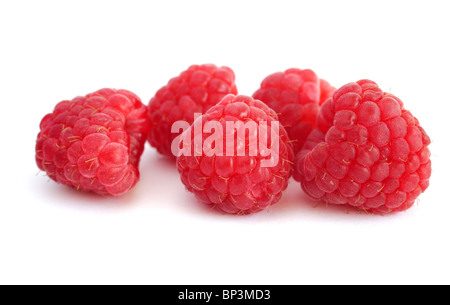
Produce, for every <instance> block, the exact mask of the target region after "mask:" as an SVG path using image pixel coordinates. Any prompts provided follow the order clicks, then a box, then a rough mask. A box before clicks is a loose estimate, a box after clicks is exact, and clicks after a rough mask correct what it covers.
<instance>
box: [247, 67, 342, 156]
mask: <svg viewBox="0 0 450 305" xmlns="http://www.w3.org/2000/svg"><path fill="white" fill-rule="evenodd" d="M334 90H335V88H334V87H332V86H331V85H330V84H329V83H328V82H327V81H325V80H323V79H319V78H318V77H317V75H316V73H314V71H312V70H309V69H306V70H300V69H295V68H293V69H288V70H286V71H285V72H278V73H274V74H271V75H269V76H267V77H266V78H265V79H264V80H263V81H262V83H261V87H260V88H259V89H258V90H257V91H256V92H255V93H254V94H253V98H255V99H259V100H261V101H263V102H264V103H266V104H267V105H269V107H271V108H272V109H273V110H275V112H276V113H277V114H278V117H279V119H280V123H281V124H282V125H283V126H284V128H285V129H286V131H287V133H288V135H289V138H290V139H291V140H292V141H293V146H294V152H295V153H297V152H298V151H300V149H301V148H302V146H303V145H304V143H305V141H306V139H307V137H308V135H309V134H310V133H311V131H312V130H313V129H314V128H315V126H316V117H317V114H318V112H319V107H320V105H322V104H323V103H324V102H325V101H326V100H327V99H328V98H329V97H331V95H332V94H333V92H334Z"/></svg>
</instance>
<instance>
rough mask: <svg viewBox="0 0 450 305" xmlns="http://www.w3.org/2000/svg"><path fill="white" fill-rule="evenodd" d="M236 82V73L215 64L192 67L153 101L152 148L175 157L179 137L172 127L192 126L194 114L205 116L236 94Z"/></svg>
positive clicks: (150, 138) (162, 90) (165, 87)
mask: <svg viewBox="0 0 450 305" xmlns="http://www.w3.org/2000/svg"><path fill="white" fill-rule="evenodd" d="M234 80H235V75H234V72H233V70H231V69H230V68H228V67H220V68H218V67H216V66H215V65H212V64H206V65H200V66H199V65H193V66H190V67H189V69H187V70H186V71H184V72H182V73H181V74H180V75H179V76H177V77H174V78H172V79H171V80H170V81H169V83H168V84H167V85H166V86H164V87H162V88H161V89H159V91H158V92H157V93H156V95H155V96H154V97H153V98H152V99H151V100H150V104H149V108H148V116H149V118H150V131H149V133H148V140H149V142H150V144H151V145H152V146H153V147H155V148H156V149H157V150H158V151H159V152H160V153H161V154H163V155H167V156H173V154H172V151H171V145H172V141H173V140H174V139H175V137H177V136H178V135H179V134H178V133H172V132H171V128H172V124H173V123H174V122H176V121H179V120H184V121H186V122H188V123H189V124H192V122H193V121H194V113H202V114H203V113H205V112H206V111H207V110H208V109H209V108H211V107H212V106H214V105H216V104H217V103H218V102H219V101H220V100H221V99H222V98H223V97H224V96H225V95H227V94H229V93H232V94H237V89H236V85H235V83H234Z"/></svg>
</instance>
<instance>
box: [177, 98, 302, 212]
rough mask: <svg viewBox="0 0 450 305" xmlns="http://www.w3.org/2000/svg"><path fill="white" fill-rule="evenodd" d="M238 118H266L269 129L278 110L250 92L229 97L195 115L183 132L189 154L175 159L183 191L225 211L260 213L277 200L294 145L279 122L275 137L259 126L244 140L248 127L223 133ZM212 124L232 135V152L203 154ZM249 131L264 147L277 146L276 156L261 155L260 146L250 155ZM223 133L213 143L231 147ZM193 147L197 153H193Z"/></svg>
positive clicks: (256, 120)
mask: <svg viewBox="0 0 450 305" xmlns="http://www.w3.org/2000/svg"><path fill="white" fill-rule="evenodd" d="M238 121H239V122H244V123H249V122H250V123H254V125H258V126H261V125H262V124H263V122H266V123H267V127H268V130H270V129H271V128H272V126H274V125H277V126H279V125H280V124H279V122H278V117H277V115H276V113H275V112H274V111H273V110H272V109H270V108H269V107H268V106H267V105H265V104H264V103H263V102H261V101H258V100H254V99H253V98H251V97H248V96H234V95H228V96H226V97H225V98H224V99H223V100H222V101H221V102H220V103H219V104H217V105H216V106H214V107H213V108H211V109H210V110H208V111H207V112H206V114H204V115H203V116H202V117H200V118H198V119H196V121H195V122H194V123H193V125H191V127H190V128H189V129H187V130H186V131H185V132H184V133H183V135H182V139H181V146H183V148H182V149H181V152H183V151H184V150H186V147H187V148H188V150H190V152H191V155H186V154H183V153H182V154H181V155H180V156H179V157H178V159H177V168H178V171H179V172H180V175H181V181H182V182H183V184H184V185H185V186H186V188H187V190H189V191H190V192H192V193H194V194H195V196H196V197H197V198H198V199H199V200H200V201H201V202H204V203H206V204H209V205H211V206H213V207H215V208H217V209H219V210H221V211H223V212H226V213H230V214H249V213H254V212H259V211H262V210H263V209H265V208H267V207H268V206H270V205H272V204H274V203H276V202H278V201H279V199H280V198H281V195H282V192H283V190H285V189H286V187H287V185H288V180H289V177H290V176H291V172H292V164H293V163H292V161H293V149H292V144H291V143H290V142H289V140H288V137H287V134H286V131H285V130H284V128H283V127H282V126H279V134H278V135H276V136H274V134H272V133H271V132H270V131H268V132H267V133H265V132H264V131H262V130H260V129H257V130H255V129H251V130H249V131H248V132H247V135H246V136H244V138H243V137H242V135H244V134H246V131H245V130H242V128H244V127H243V126H242V125H241V126H240V128H237V129H234V130H233V131H232V132H229V131H226V132H225V130H226V126H227V124H228V123H230V122H234V123H236V122H238ZM210 122H218V124H220V125H221V126H223V130H224V132H223V134H224V135H226V137H230V136H231V137H232V138H231V139H232V142H233V143H234V144H233V146H232V149H233V150H231V149H230V151H231V153H224V154H223V155H218V154H208V153H205V149H204V147H205V145H206V142H208V141H209V140H208V139H209V137H210V136H211V134H212V129H211V130H210V131H211V133H210V132H208V133H207V132H206V128H207V126H208V124H210ZM274 122H276V124H275V123H274ZM197 124H198V125H199V126H202V129H203V132H202V133H201V134H200V136H199V135H198V133H197V132H195V128H197V127H196V125H197ZM242 131H243V133H241V132H242ZM250 134H253V135H254V136H255V137H254V138H253V139H256V142H257V143H258V144H259V143H261V142H262V141H263V139H266V143H267V144H268V145H267V146H266V147H267V148H268V149H272V148H274V147H275V146H278V154H276V153H275V154H276V155H274V154H271V155H269V154H267V152H265V153H262V150H261V149H258V151H257V153H256V154H255V153H253V154H252V153H251V147H250V146H251V143H253V142H251V141H250ZM196 137H199V139H200V143H201V144H202V147H203V150H201V148H200V150H198V149H197V146H196V143H195V138H196ZM226 137H225V136H222V137H219V138H218V141H219V142H216V144H215V145H218V144H217V143H222V145H223V147H224V148H225V147H227V145H228V148H229V147H230V145H229V144H227V141H226ZM228 139H230V138H228ZM186 143H194V145H192V144H186ZM274 143H277V145H276V144H274ZM253 144H254V143H253ZM211 147H212V146H211ZM215 147H217V146H215ZM238 148H241V149H242V148H245V149H244V150H245V153H239V150H238ZM194 150H195V151H200V153H199V154H198V155H197V156H196V155H194ZM274 157H275V158H276V159H278V161H277V162H273V164H272V165H270V166H266V165H264V162H263V161H264V160H265V161H268V160H269V159H271V158H274ZM272 160H273V159H272Z"/></svg>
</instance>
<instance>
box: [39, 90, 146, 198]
mask: <svg viewBox="0 0 450 305" xmlns="http://www.w3.org/2000/svg"><path fill="white" fill-rule="evenodd" d="M40 128H41V131H40V133H39V135H38V137H37V143H36V162H37V165H38V166H39V168H40V169H41V170H43V171H45V172H47V175H48V176H49V177H50V178H51V179H53V180H55V181H56V182H59V183H62V184H64V185H68V186H72V187H74V188H76V189H77V190H80V191H91V192H94V193H97V194H100V195H121V194H123V193H125V192H127V191H128V190H130V189H131V188H132V187H133V186H134V185H135V184H136V183H137V182H138V180H139V170H138V165H139V160H140V156H141V154H142V152H143V149H144V144H145V141H146V138H147V131H148V118H147V107H146V106H145V105H143V104H142V103H141V100H140V99H139V97H137V96H136V95H135V94H133V93H132V92H129V91H126V90H114V89H102V90H99V91H97V92H94V93H91V94H88V95H86V96H83V97H81V96H80V97H76V98H74V99H73V100H71V101H68V100H66V101H62V102H60V103H58V105H56V107H55V109H54V111H53V113H50V114H47V115H46V116H45V117H44V118H43V119H42V122H41V125H40Z"/></svg>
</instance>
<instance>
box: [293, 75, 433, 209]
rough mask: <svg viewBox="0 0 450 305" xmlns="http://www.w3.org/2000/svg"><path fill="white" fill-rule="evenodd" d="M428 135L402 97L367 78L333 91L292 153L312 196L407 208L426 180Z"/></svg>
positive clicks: (356, 204) (298, 176)
mask: <svg viewBox="0 0 450 305" xmlns="http://www.w3.org/2000/svg"><path fill="white" fill-rule="evenodd" d="M429 144H430V139H429V137H428V135H427V134H426V133H425V131H424V130H423V128H422V127H421V126H420V124H419V121H418V120H417V119H416V118H415V117H414V116H413V115H412V114H411V112H409V111H407V110H405V109H404V108H403V103H402V101H401V100H400V99H399V98H397V97H395V96H394V95H392V94H389V93H385V92H383V91H382V90H381V89H380V88H379V87H378V85H377V84H376V83H375V82H373V81H370V80H361V81H358V82H356V83H349V84H347V85H345V86H343V87H341V88H340V89H338V90H336V92H335V93H334V94H333V97H332V99H329V100H327V101H326V102H325V103H324V105H323V106H322V107H321V109H320V113H319V115H318V118H317V130H315V131H313V132H312V133H311V134H310V136H309V138H308V141H307V143H306V144H305V145H304V148H303V149H302V151H301V152H300V153H298V154H297V155H296V157H295V173H294V178H295V179H296V180H298V181H300V182H301V184H302V188H303V190H304V191H305V192H306V193H307V194H308V195H309V196H310V197H312V198H314V199H317V200H322V201H325V202H328V203H331V204H348V205H351V206H354V207H357V208H359V209H361V210H364V211H367V212H372V213H383V214H384V213H390V212H394V211H402V210H406V209H408V208H410V207H411V206H412V205H413V204H414V202H415V200H416V198H417V197H418V196H419V195H420V194H421V193H422V192H424V191H425V190H426V189H427V187H428V185H429V178H430V175H431V161H430V151H429V149H428V145H429Z"/></svg>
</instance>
